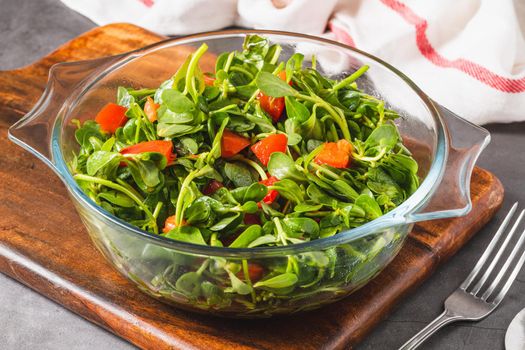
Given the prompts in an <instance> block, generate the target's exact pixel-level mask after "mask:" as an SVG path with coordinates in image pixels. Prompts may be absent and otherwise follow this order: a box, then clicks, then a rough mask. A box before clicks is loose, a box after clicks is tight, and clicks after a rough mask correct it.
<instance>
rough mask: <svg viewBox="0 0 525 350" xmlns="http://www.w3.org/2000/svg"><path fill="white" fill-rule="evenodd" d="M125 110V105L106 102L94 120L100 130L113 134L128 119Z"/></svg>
mask: <svg viewBox="0 0 525 350" xmlns="http://www.w3.org/2000/svg"><path fill="white" fill-rule="evenodd" d="M127 110H128V109H127V108H126V107H122V106H119V105H118V104H115V103H108V104H107V105H105V106H104V107H103V108H102V109H101V110H100V111H99V112H98V114H97V116H96V117H95V121H96V122H97V123H98V124H99V125H100V128H101V129H102V130H104V131H106V132H109V133H112V134H114V133H115V131H116V130H117V129H118V128H119V127H121V126H123V125H124V124H126V122H127V121H128V118H127V117H126V111H127Z"/></svg>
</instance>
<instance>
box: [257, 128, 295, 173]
mask: <svg viewBox="0 0 525 350" xmlns="http://www.w3.org/2000/svg"><path fill="white" fill-rule="evenodd" d="M287 144H288V137H287V136H286V134H272V135H270V136H267V137H265V138H264V139H262V140H261V141H259V142H257V143H256V144H254V145H253V146H252V147H251V150H252V152H253V153H254V154H255V156H257V158H258V159H259V161H260V162H261V163H262V164H263V165H264V166H267V165H268V161H269V160H270V155H271V154H272V153H274V152H282V153H286V145H287Z"/></svg>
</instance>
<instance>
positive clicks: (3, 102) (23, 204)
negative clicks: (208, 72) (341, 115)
mask: <svg viewBox="0 0 525 350" xmlns="http://www.w3.org/2000/svg"><path fill="white" fill-rule="evenodd" d="M160 39H162V37H160V36H158V35H156V34H153V33H150V32H148V31H146V30H144V29H141V28H138V27H135V26H132V25H128V24H114V25H109V26H105V27H100V28H96V29H94V30H92V31H90V32H87V33H85V34H83V35H81V36H80V37H78V38H76V39H74V40H72V41H71V42H69V43H67V44H65V45H64V46H62V47H61V48H59V49H58V50H57V51H55V52H53V53H51V54H49V55H48V56H46V57H44V58H43V59H42V60H40V61H38V62H37V63H35V64H33V65H31V66H28V67H25V68H21V69H18V70H13V71H6V72H0V147H1V149H2V152H0V211H1V213H2V214H1V215H0V271H1V272H3V273H5V274H7V275H9V276H11V277H12V278H14V279H16V280H18V281H20V282H22V283H24V284H25V285H27V286H29V287H30V288H32V289H34V290H36V291H38V292H39V293H42V294H43V295H45V296H47V297H49V298H50V299H53V300H55V301H56V302H57V303H60V304H61V305H63V306H65V307H67V308H68V309H70V310H72V311H74V312H76V313H78V314H79V315H81V316H83V317H85V318H86V319H88V320H90V321H92V322H94V323H96V324H98V325H100V326H102V327H104V328H106V329H108V330H110V331H111V332H113V333H115V334H117V335H119V336H121V337H122V338H124V339H127V340H128V341H130V342H131V343H133V344H135V345H137V346H139V347H141V348H145V349H172V348H195V349H208V350H211V349H275V348H279V349H320V348H323V349H336V348H337V349H338V348H350V347H352V345H354V344H357V343H358V342H359V340H360V339H362V338H363V337H364V336H365V335H366V334H367V332H369V331H370V330H371V329H372V327H373V326H374V325H376V324H377V323H378V322H379V321H380V320H381V319H383V318H384V317H385V316H386V315H387V314H388V313H389V311H390V310H391V309H392V308H393V307H394V305H395V304H396V303H397V302H398V301H399V300H401V299H402V298H403V297H405V296H407V295H408V294H409V293H410V292H412V291H413V290H414V289H415V288H416V287H417V286H418V285H419V284H420V283H421V282H422V281H424V280H425V279H426V278H428V277H429V276H430V274H431V273H432V272H433V271H434V270H435V269H436V267H437V266H439V265H440V264H442V263H443V262H444V261H446V260H447V259H448V258H449V257H450V256H452V255H453V254H454V253H455V252H456V251H457V250H458V249H459V248H461V246H463V245H464V244H465V243H466V242H467V241H468V240H469V238H470V237H472V235H474V233H475V232H477V231H478V230H479V229H480V228H481V227H482V226H483V225H484V224H485V223H487V222H488V221H489V220H490V218H491V217H492V216H493V215H494V213H495V212H496V211H497V210H498V209H499V207H500V206H501V203H502V200H503V187H502V186H501V183H500V182H499V180H498V179H497V178H496V177H495V176H494V175H493V174H491V173H490V172H488V171H486V170H483V169H479V168H476V169H475V170H474V173H473V177H472V185H471V194H472V200H473V210H472V211H471V213H470V214H469V215H468V216H466V217H463V218H457V219H449V220H438V221H432V222H425V223H421V224H418V225H416V226H415V228H414V230H413V231H412V233H411V234H410V236H409V239H408V240H407V242H406V244H405V246H404V247H403V249H402V250H401V252H400V254H399V255H398V256H397V257H396V258H395V260H394V261H393V262H392V263H391V264H390V265H389V266H388V267H387V268H386V269H385V270H384V271H383V272H382V273H381V274H380V275H379V276H378V277H377V278H375V279H374V280H373V281H372V282H370V283H369V284H368V285H367V286H365V287H364V288H362V289H361V290H359V291H358V292H356V293H355V294H353V295H352V296H350V297H349V298H346V299H345V300H343V301H341V302H338V303H335V304H332V305H329V306H326V307H324V308H322V309H320V310H317V311H312V312H308V313H304V314H301V315H294V316H286V317H278V318H273V319H265V320H254V321H248V320H231V319H219V318H215V317H210V316H205V315H196V314H192V313H189V312H185V311H180V310H177V309H175V308H172V307H170V306H167V305H164V304H162V303H160V302H158V301H156V300H154V299H152V298H150V297H148V296H146V295H144V294H143V293H142V292H140V291H139V290H138V289H136V288H135V287H134V286H133V285H132V284H131V283H130V282H128V281H127V280H125V279H124V278H123V277H121V276H120V275H119V274H118V273H117V272H116V271H115V270H113V268H112V267H110V265H109V264H108V263H106V261H105V260H104V259H103V258H102V256H101V255H100V254H99V253H98V252H97V251H96V250H95V248H94V247H93V245H92V244H91V242H90V240H89V237H88V235H87V233H86V231H85V230H84V228H83V226H82V224H81V222H80V220H79V218H78V216H77V214H76V212H75V211H74V209H73V206H72V205H71V203H70V201H69V198H68V196H67V193H66V190H65V188H64V186H63V185H62V183H61V182H60V180H59V179H58V178H57V177H56V176H55V175H54V174H53V172H52V171H51V170H50V169H49V168H47V167H46V166H45V165H44V164H43V163H42V162H40V161H38V160H37V159H36V158H35V157H34V156H32V155H31V154H29V153H28V152H26V151H24V150H22V149H21V148H20V147H17V146H15V145H14V144H13V143H11V142H10V141H8V140H7V129H8V127H9V126H10V125H11V124H13V123H14V122H15V121H17V120H18V119H19V118H21V117H22V116H23V115H24V114H25V113H26V112H28V111H29V109H30V108H31V107H32V105H33V104H34V103H35V102H36V101H37V99H38V98H39V96H40V95H41V93H42V91H43V89H44V85H45V83H46V80H47V72H48V70H49V68H50V66H51V65H52V64H54V63H57V62H64V61H74V60H81V59H90V58H95V57H101V56H106V55H112V54H117V53H121V52H124V51H129V50H132V49H136V48H139V47H142V46H144V45H147V44H151V43H153V42H156V41H158V40H160ZM50 331H52V330H50Z"/></svg>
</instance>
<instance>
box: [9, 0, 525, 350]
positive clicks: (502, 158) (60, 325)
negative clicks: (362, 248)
mask: <svg viewBox="0 0 525 350" xmlns="http://www.w3.org/2000/svg"><path fill="white" fill-rule="evenodd" d="M0 9H1V10H0V35H1V37H2V41H1V42H2V49H0V70H8V69H14V68H17V67H20V66H23V65H26V64H30V63H32V62H33V61H35V60H37V59H38V58H40V57H41V56H43V55H45V54H47V53H49V52H50V51H52V50H53V49H55V48H56V47H58V46H59V45H61V44H62V43H64V42H66V41H67V40H69V39H71V38H73V37H75V36H77V35H79V34H81V33H83V32H85V31H87V30H89V29H90V28H92V27H94V26H95V24H94V23H92V22H91V21H90V20H88V19H87V18H85V17H83V16H81V15H79V14H77V13H75V12H73V11H71V10H69V9H68V8H67V7H65V6H64V5H62V3H61V2H60V1H59V0H41V1H31V0H16V1H15V0H0ZM523 113H525V111H523ZM487 128H488V129H489V131H490V132H491V134H492V142H491V144H490V145H489V146H488V148H487V149H486V150H485V151H484V152H483V155H482V156H481V158H480V160H479V161H478V165H480V166H481V167H484V168H486V169H488V170H490V171H492V172H493V173H495V174H496V175H497V176H498V177H499V178H500V180H501V181H502V183H503V185H504V186H505V191H506V194H505V201H504V205H503V209H502V210H501V211H500V212H499V213H498V214H497V215H496V217H495V219H494V220H493V221H492V222H491V223H489V224H488V225H487V226H486V227H485V228H484V229H483V230H482V231H481V232H479V233H478V234H476V235H475V236H474V238H473V239H472V240H471V241H470V242H469V243H468V244H467V245H466V246H465V247H464V248H463V249H462V250H461V251H460V252H458V254H456V255H455V256H454V257H453V258H452V259H450V261H449V262H448V263H446V264H444V265H443V266H442V267H441V268H439V269H438V270H437V271H436V272H435V273H434V275H433V276H432V277H430V278H429V279H428V280H427V281H426V282H425V283H424V284H423V285H422V286H420V287H419V288H418V289H417V290H416V291H415V292H414V293H412V295H411V296H410V297H409V298H407V299H406V300H405V301H403V302H402V303H400V304H399V305H397V307H396V308H395V310H394V312H393V313H392V314H391V315H390V316H389V317H388V318H387V319H386V320H384V321H383V322H382V323H380V324H379V325H378V327H377V328H376V329H375V330H374V331H373V332H372V333H371V334H370V335H369V336H368V338H367V339H366V340H365V341H364V342H363V343H361V344H360V345H359V346H358V349H374V350H382V349H385V350H386V349H395V348H397V347H399V346H400V345H401V344H403V343H404V341H406V340H407V339H408V338H410V337H411V336H412V335H413V334H415V333H416V332H417V331H419V330H420V329H421V328H423V327H424V326H425V325H426V324H427V323H428V322H430V321H431V320H432V319H433V318H434V317H436V316H437V315H439V314H440V313H441V312H442V307H443V302H444V300H445V299H446V297H447V296H448V295H449V294H450V293H451V292H452V291H453V290H454V289H455V288H456V287H457V286H458V285H459V284H460V283H461V282H462V281H463V279H464V278H465V277H466V276H467V275H468V273H469V272H470V269H471V268H472V267H473V266H474V264H475V263H476V261H477V259H478V258H479V256H480V255H481V253H482V252H483V250H484V249H485V247H486V246H487V245H488V242H489V241H490V238H491V236H492V234H493V233H494V232H495V230H496V228H497V226H498V224H499V223H500V222H501V221H502V218H503V217H504V214H505V213H506V211H507V210H508V209H509V208H510V206H511V205H512V203H514V202H515V201H520V202H522V203H523V204H525V181H524V175H525V151H523V150H525V123H514V124H507V125H503V124H494V125H489V126H488V127H487ZM524 295H525V269H524V270H522V271H521V273H520V275H519V276H518V279H517V280H516V282H515V283H514V285H513V286H512V288H511V289H510V291H509V293H508V295H507V297H506V298H505V299H504V301H503V303H502V305H501V306H500V307H499V308H498V309H497V310H496V311H495V312H494V313H493V314H492V315H490V316H489V317H488V318H486V319H485V320H483V321H481V322H477V323H457V324H455V325H451V326H449V327H447V328H445V329H443V330H442V331H440V332H439V333H438V334H437V335H435V336H434V337H433V338H431V339H430V340H429V341H428V342H427V343H425V346H424V347H423V348H424V349H440V350H447V349H465V350H467V349H471V350H482V349H487V350H498V349H504V336H505V331H506V328H507V326H508V325H509V323H510V321H511V320H512V318H513V317H514V315H515V314H516V313H517V312H518V311H520V310H521V309H522V308H523V307H525V297H523V296H524ZM0 300H1V301H2V302H1V303H0V329H2V331H1V332H0V348H2V349H18V350H25V349H68V350H69V349H112V350H117V349H133V348H134V347H133V345H130V344H129V343H127V342H125V341H124V340H121V339H120V338H118V337H116V336H114V335H112V334H111V333H109V332H107V331H105V330H104V329H102V328H100V327H98V326H95V325H93V324H92V323H90V322H88V321H86V320H84V319H83V318H81V317H80V316H77V315H76V314H74V313H71V312H69V311H68V310H66V309H65V308H63V307H62V306H60V305H58V304H55V303H54V302H52V301H50V300H48V299H47V298H45V297H43V296H41V295H39V294H37V293H36V292H34V291H32V290H31V289H29V288H27V287H25V286H23V285H21V284H19V283H18V282H16V281H14V280H12V279H10V278H8V277H5V276H4V275H1V274H0Z"/></svg>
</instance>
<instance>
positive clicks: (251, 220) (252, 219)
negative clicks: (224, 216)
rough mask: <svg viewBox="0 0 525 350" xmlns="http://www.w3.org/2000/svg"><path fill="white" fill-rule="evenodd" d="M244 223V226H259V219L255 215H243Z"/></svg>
mask: <svg viewBox="0 0 525 350" xmlns="http://www.w3.org/2000/svg"><path fill="white" fill-rule="evenodd" d="M243 221H244V223H245V224H246V225H260V224H261V219H260V218H259V215H257V214H244V220H243Z"/></svg>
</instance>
